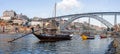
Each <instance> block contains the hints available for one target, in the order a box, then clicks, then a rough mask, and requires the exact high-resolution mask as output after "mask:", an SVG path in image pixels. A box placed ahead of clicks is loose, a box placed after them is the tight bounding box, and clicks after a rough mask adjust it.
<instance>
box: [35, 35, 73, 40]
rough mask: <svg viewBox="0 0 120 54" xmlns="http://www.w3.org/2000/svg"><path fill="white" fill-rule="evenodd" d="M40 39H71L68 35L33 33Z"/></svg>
mask: <svg viewBox="0 0 120 54" xmlns="http://www.w3.org/2000/svg"><path fill="white" fill-rule="evenodd" d="M34 35H35V36H36V37H37V38H38V39H40V41H60V40H71V36H69V35H62V34H58V35H47V34H40V35H37V34H34Z"/></svg>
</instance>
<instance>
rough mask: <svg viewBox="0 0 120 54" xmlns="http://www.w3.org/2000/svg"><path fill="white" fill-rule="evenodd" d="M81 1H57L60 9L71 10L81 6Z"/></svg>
mask: <svg viewBox="0 0 120 54" xmlns="http://www.w3.org/2000/svg"><path fill="white" fill-rule="evenodd" d="M79 7H80V2H79V1H78V0H62V1H61V2H58V3H57V9H58V10H70V9H72V8H79Z"/></svg>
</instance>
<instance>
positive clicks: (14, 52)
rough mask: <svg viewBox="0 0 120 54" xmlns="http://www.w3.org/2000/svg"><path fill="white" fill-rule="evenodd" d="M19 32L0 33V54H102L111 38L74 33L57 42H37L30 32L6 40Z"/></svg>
mask: <svg viewBox="0 0 120 54" xmlns="http://www.w3.org/2000/svg"><path fill="white" fill-rule="evenodd" d="M19 36H21V34H14V35H12V34H11V35H7V34H0V54H104V53H105V51H107V49H108V45H109V44H110V42H111V41H112V38H105V39H99V37H98V36H96V38H95V39H93V40H82V39H81V38H80V36H78V35H75V36H73V37H72V40H67V41H58V42H39V39H37V38H36V37H35V36H34V35H32V34H30V35H28V36H25V37H23V38H21V39H18V40H16V41H14V42H12V43H8V42H7V41H9V40H12V39H13V38H16V37H19Z"/></svg>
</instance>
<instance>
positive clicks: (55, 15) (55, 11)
mask: <svg viewBox="0 0 120 54" xmlns="http://www.w3.org/2000/svg"><path fill="white" fill-rule="evenodd" d="M56 5H57V4H56V3H55V6H54V14H55V15H54V17H56Z"/></svg>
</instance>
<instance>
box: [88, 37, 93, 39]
mask: <svg viewBox="0 0 120 54" xmlns="http://www.w3.org/2000/svg"><path fill="white" fill-rule="evenodd" d="M87 39H95V38H94V37H88V38H87Z"/></svg>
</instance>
